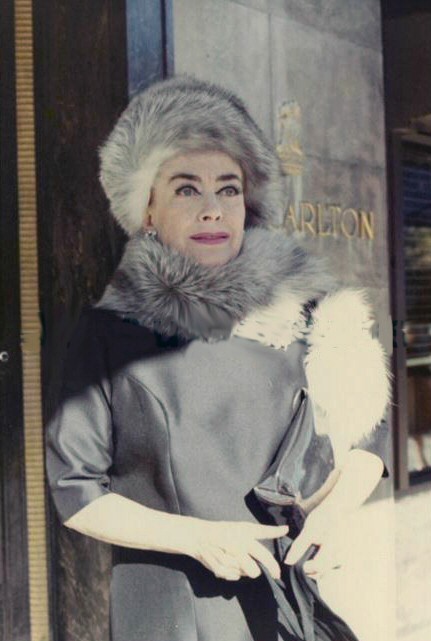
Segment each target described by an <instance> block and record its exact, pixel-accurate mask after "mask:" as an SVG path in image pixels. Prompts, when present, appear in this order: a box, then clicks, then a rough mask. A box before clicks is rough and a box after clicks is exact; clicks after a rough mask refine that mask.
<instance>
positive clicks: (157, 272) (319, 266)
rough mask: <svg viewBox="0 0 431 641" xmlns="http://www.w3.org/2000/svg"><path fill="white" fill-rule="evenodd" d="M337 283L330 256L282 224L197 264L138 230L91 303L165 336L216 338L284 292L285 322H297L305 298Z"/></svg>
mask: <svg viewBox="0 0 431 641" xmlns="http://www.w3.org/2000/svg"><path fill="white" fill-rule="evenodd" d="M335 287H336V282H335V280H334V278H333V277H332V276H331V275H330V274H329V271H328V269H327V266H326V261H325V260H324V259H321V258H318V257H317V256H313V255H311V254H309V253H307V252H305V251H304V250H303V249H302V248H301V247H300V246H299V245H298V244H297V243H296V242H295V241H294V240H293V239H291V238H289V237H287V236H286V235H285V234H284V233H283V232H281V231H270V230H268V229H265V228H263V227H253V228H249V229H247V230H246V231H245V233H244V241H243V245H242V248H241V251H240V253H239V254H238V256H236V258H234V259H233V260H231V261H229V262H228V263H227V264H225V265H222V266H219V267H207V266H204V265H200V264H198V263H196V262H194V261H193V260H192V259H190V258H189V257H186V256H184V255H182V254H180V253H179V252H177V251H176V250H174V249H172V248H171V247H168V246H166V245H163V244H162V243H161V242H160V241H159V240H157V239H154V238H151V237H150V238H148V237H146V236H145V234H144V232H143V231H139V232H137V233H136V234H135V235H134V236H132V238H131V239H130V240H129V241H128V243H127V244H126V247H125V251H124V254H123V257H122V259H121V261H120V264H119V266H118V268H117V269H116V271H115V273H114V275H113V278H112V280H111V282H110V283H109V285H108V286H107V288H106V290H105V292H104V294H103V296H102V298H101V299H100V300H99V301H98V302H97V303H96V304H95V305H94V306H95V307H102V308H104V309H111V310H115V311H116V312H117V313H118V314H120V315H121V316H122V317H128V318H133V319H136V320H137V321H138V322H139V324H141V325H144V326H146V327H148V328H150V329H151V330H154V331H157V332H158V333H160V334H162V335H164V336H173V335H177V336H180V337H181V338H185V339H190V338H200V339H202V340H208V341H213V340H219V339H221V338H227V337H229V336H230V334H231V333H232V331H233V330H234V329H235V328H236V327H238V325H237V324H238V323H239V322H240V321H243V320H244V318H245V317H246V316H250V315H251V314H253V312H256V311H257V310H259V309H262V308H267V306H269V305H271V304H273V303H274V302H275V301H276V300H277V299H278V298H279V296H280V292H281V291H282V292H283V300H284V304H285V310H288V316H289V315H290V318H286V316H285V317H284V321H286V320H288V321H291V322H294V321H296V320H297V319H298V316H299V312H300V309H301V307H302V305H304V304H305V303H306V302H307V301H309V300H311V299H315V298H320V297H321V296H323V295H324V294H326V293H327V292H328V291H329V290H331V289H334V288H335ZM286 305H287V307H286ZM237 333H239V331H238V332H237Z"/></svg>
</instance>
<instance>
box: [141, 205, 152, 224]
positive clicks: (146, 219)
mask: <svg viewBox="0 0 431 641" xmlns="http://www.w3.org/2000/svg"><path fill="white" fill-rule="evenodd" d="M142 227H143V228H144V229H154V225H153V221H152V218H151V214H149V213H148V208H147V210H146V211H145V214H144V218H143V221H142Z"/></svg>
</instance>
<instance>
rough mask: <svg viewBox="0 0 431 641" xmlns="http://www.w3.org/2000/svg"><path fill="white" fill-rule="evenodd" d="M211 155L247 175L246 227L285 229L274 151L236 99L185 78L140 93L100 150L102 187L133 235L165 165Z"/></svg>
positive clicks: (279, 172)
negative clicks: (219, 154)
mask: <svg viewBox="0 0 431 641" xmlns="http://www.w3.org/2000/svg"><path fill="white" fill-rule="evenodd" d="M211 149H214V150H219V151H224V152H225V153H227V154H228V155H229V156H230V157H231V158H232V159H233V160H235V161H236V162H237V163H238V164H239V165H240V167H241V168H242V170H243V172H244V175H245V194H244V197H245V204H246V226H247V227H248V226H251V225H256V224H258V225H263V226H269V225H276V226H277V225H279V224H280V223H281V221H282V220H283V215H284V209H285V206H286V185H285V180H284V178H283V172H282V169H281V163H280V160H279V158H278V156H277V154H276V152H275V149H274V148H273V145H272V144H271V143H270V142H269V141H268V139H267V138H266V136H265V135H264V133H263V132H262V130H261V129H260V128H259V127H258V125H257V124H256V123H255V122H254V120H253V119H252V118H251V116H250V114H249V113H248V111H247V109H246V107H245V105H244V103H243V102H242V101H241V100H240V98H238V97H237V96H236V95H235V94H233V93H232V92H230V91H228V90H227V89H225V88H223V87H221V86H220V85H216V84H213V83H209V82H206V81H203V80H198V79H197V78H195V77H193V76H191V75H189V74H180V75H177V76H174V77H171V78H169V79H167V80H161V81H159V82H156V83H155V84H153V85H151V86H150V87H149V88H147V89H146V90H145V91H143V92H141V93H139V94H137V95H136V96H135V97H134V98H133V99H132V100H131V101H130V103H129V105H128V106H127V107H126V109H125V110H124V111H123V113H122V114H121V116H120V117H119V119H118V121H117V123H116V125H115V126H114V128H113V130H112V132H111V134H110V135H109V137H108V138H107V140H106V141H105V142H104V144H103V145H102V146H101V147H100V149H99V154H100V160H101V169H100V181H101V183H102V186H103V188H104V190H105V193H106V195H107V196H108V198H109V201H110V203H111V211H112V214H113V215H114V217H115V218H116V220H117V221H118V223H119V224H120V225H121V226H122V227H123V229H124V230H125V231H126V232H127V233H128V234H129V236H131V235H133V234H134V233H135V232H136V231H138V230H139V229H140V228H141V227H142V221H143V215H144V212H145V210H146V207H147V205H148V203H149V199H150V192H151V187H152V185H153V182H154V179H155V177H156V175H157V172H158V170H159V168H160V166H161V165H162V164H163V162H165V161H166V160H167V159H168V158H169V157H171V156H173V155H175V154H177V153H184V152H186V151H204V150H211Z"/></svg>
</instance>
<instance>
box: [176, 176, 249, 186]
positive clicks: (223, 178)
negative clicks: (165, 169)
mask: <svg viewBox="0 0 431 641" xmlns="http://www.w3.org/2000/svg"><path fill="white" fill-rule="evenodd" d="M177 178H183V179H186V180H194V181H196V182H202V179H201V178H200V177H199V176H194V175H193V174H174V175H173V176H171V177H170V178H169V181H168V182H172V181H173V180H176V179H177ZM234 179H236V180H239V182H240V183H241V184H242V180H241V178H240V177H239V176H237V174H223V175H221V176H218V177H217V178H216V180H217V181H224V180H234Z"/></svg>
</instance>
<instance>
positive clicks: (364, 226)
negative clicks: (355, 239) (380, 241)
mask: <svg viewBox="0 0 431 641" xmlns="http://www.w3.org/2000/svg"><path fill="white" fill-rule="evenodd" d="M359 220H360V237H361V238H365V237H368V238H369V239H371V240H374V212H372V211H369V212H367V211H364V210H363V209H360V210H359Z"/></svg>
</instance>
